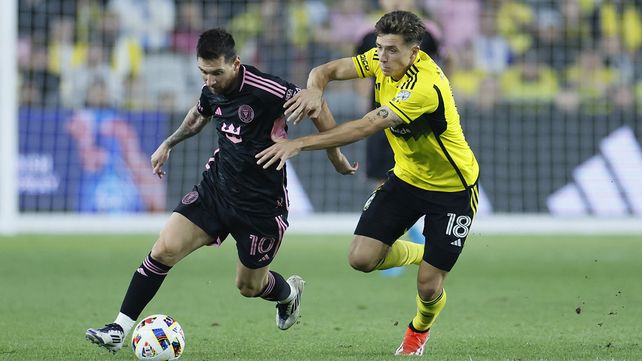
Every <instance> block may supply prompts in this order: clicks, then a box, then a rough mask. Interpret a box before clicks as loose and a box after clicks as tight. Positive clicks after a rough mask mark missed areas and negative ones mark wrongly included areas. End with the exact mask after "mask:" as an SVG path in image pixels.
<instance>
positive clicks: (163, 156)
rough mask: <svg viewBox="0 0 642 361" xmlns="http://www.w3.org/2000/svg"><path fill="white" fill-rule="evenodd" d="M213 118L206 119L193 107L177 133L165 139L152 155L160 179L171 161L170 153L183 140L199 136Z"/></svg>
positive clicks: (154, 168) (153, 166) (155, 172)
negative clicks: (165, 166)
mask: <svg viewBox="0 0 642 361" xmlns="http://www.w3.org/2000/svg"><path fill="white" fill-rule="evenodd" d="M210 118H211V117H205V116H203V115H202V114H201V113H199V112H198V110H197V109H196V106H194V107H192V109H190V110H189V111H188V112H187V115H185V119H183V122H182V123H181V125H180V126H179V127H178V129H176V131H175V132H174V133H173V134H172V135H170V136H169V137H168V138H167V139H165V140H164V141H163V142H162V143H161V144H160V145H159V146H158V148H157V149H156V151H155V152H154V153H153V154H152V157H151V162H152V169H153V170H154V174H156V175H157V176H158V178H163V176H164V175H165V172H164V171H163V169H162V168H163V164H165V162H167V159H169V152H170V151H171V150H172V147H173V146H175V145H176V144H178V143H180V142H182V141H183V140H185V139H187V138H189V137H191V136H193V135H195V134H198V133H199V132H200V131H201V130H202V129H203V127H205V125H206V124H207V122H209V120H210Z"/></svg>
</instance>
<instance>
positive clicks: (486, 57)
mask: <svg viewBox="0 0 642 361" xmlns="http://www.w3.org/2000/svg"><path fill="white" fill-rule="evenodd" d="M472 47H473V52H474V65H475V67H477V68H479V69H480V70H482V71H484V72H486V73H490V74H499V73H501V72H503V71H504V70H505V69H506V68H507V67H508V65H509V63H510V60H511V57H512V54H511V51H510V47H509V45H508V42H507V41H506V39H505V38H504V37H502V36H500V35H499V34H498V33H497V19H495V13H494V12H492V11H485V12H483V13H482V15H481V22H480V33H479V34H478V35H477V36H475V37H474V38H473V40H472Z"/></svg>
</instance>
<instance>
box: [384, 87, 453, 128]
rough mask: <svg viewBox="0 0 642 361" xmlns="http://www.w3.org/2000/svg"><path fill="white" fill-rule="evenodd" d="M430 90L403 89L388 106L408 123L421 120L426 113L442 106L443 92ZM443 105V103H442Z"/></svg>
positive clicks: (431, 88)
mask: <svg viewBox="0 0 642 361" xmlns="http://www.w3.org/2000/svg"><path fill="white" fill-rule="evenodd" d="M430 85H431V87H430V88H416V89H413V90H408V89H401V90H399V91H398V92H397V95H395V96H394V98H392V99H391V100H390V101H389V102H388V103H387V104H381V105H386V106H388V108H390V109H391V110H392V111H393V112H395V114H397V115H398V116H399V118H401V120H403V121H404V122H406V123H410V122H412V121H413V120H415V119H417V118H419V117H420V116H421V115H422V114H424V113H433V112H434V111H435V110H437V106H438V105H439V104H440V101H439V97H440V96H441V92H439V93H438V92H437V91H436V90H435V88H433V87H432V84H430ZM442 104H443V102H442Z"/></svg>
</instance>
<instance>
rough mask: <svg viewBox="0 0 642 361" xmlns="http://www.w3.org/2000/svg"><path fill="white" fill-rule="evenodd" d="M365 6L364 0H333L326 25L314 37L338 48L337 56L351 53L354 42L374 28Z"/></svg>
mask: <svg viewBox="0 0 642 361" xmlns="http://www.w3.org/2000/svg"><path fill="white" fill-rule="evenodd" d="M365 8H366V2H365V1H364V0H354V1H340V0H338V1H337V0H333V2H332V5H331V6H330V11H329V14H328V21H327V26H326V27H325V28H324V29H320V30H319V31H318V32H317V35H316V38H315V39H316V40H317V41H319V42H321V43H323V44H326V45H327V46H329V47H331V48H334V49H336V50H338V51H339V53H340V54H339V55H338V56H348V55H352V51H353V47H354V44H356V43H358V42H359V41H360V40H361V39H362V37H363V36H364V35H365V34H366V33H368V32H370V31H372V29H373V28H374V23H372V22H371V21H370V19H369V18H368V16H367V13H366V11H365V10H364V9H365Z"/></svg>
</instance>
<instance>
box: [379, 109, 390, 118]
mask: <svg viewBox="0 0 642 361" xmlns="http://www.w3.org/2000/svg"><path fill="white" fill-rule="evenodd" d="M377 115H378V116H380V117H382V118H387V117H388V110H387V109H383V108H382V109H379V110H378V111H377Z"/></svg>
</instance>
